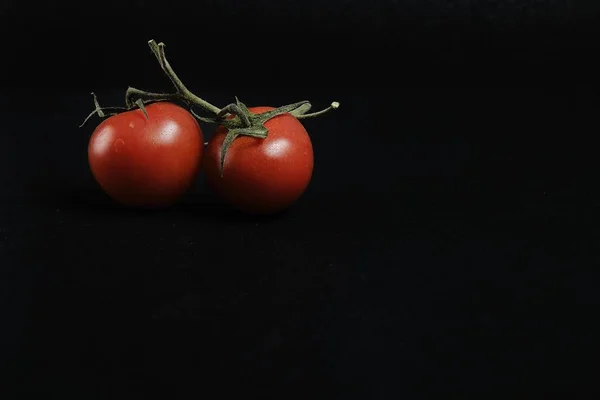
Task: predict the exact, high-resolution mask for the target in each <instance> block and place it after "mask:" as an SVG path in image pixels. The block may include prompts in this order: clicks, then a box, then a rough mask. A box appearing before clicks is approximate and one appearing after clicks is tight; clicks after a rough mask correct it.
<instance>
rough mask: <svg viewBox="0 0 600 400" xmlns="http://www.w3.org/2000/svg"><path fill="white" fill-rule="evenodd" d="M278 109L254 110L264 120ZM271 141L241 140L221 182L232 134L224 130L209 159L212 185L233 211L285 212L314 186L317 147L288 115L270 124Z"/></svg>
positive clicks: (211, 145) (211, 147)
mask: <svg viewBox="0 0 600 400" xmlns="http://www.w3.org/2000/svg"><path fill="white" fill-rule="evenodd" d="M269 110H273V107H251V108H250V111H251V112H252V113H255V114H258V113H262V112H265V111H269ZM265 127H266V128H267V129H268V132H269V133H268V135H267V138H265V139H260V138H254V137H248V136H239V137H238V138H237V139H235V140H234V142H233V143H232V145H231V147H229V150H228V151H227V155H226V157H225V164H224V168H223V176H221V167H220V159H221V145H222V144H223V140H224V139H225V136H226V134H227V129H226V128H224V127H222V126H219V127H218V128H217V131H216V132H215V134H214V136H213V137H212V138H211V139H210V141H209V142H208V146H207V148H206V150H205V151H206V153H205V156H204V159H203V167H204V172H205V174H206V181H207V183H208V185H209V186H210V187H211V188H212V189H213V191H214V192H215V193H216V194H217V195H218V196H219V197H220V198H221V199H222V200H223V201H225V202H226V203H228V204H229V205H230V206H232V207H234V208H236V209H238V210H240V211H243V212H246V213H252V214H270V213H276V212H279V211H283V210H284V209H286V208H288V207H289V206H290V205H292V203H294V202H295V201H296V200H297V199H298V198H299V197H300V196H301V195H302V194H303V193H304V191H305V190H306V188H307V186H308V184H309V183H310V180H311V177H312V172H313V166H314V155H313V147H312V143H311V140H310V137H309V136H308V133H307V132H306V129H305V128H304V126H303V125H302V123H301V122H300V121H299V120H298V119H296V118H295V117H293V116H292V115H290V114H282V115H278V116H276V117H274V118H273V119H270V120H268V121H267V122H266V123H265Z"/></svg>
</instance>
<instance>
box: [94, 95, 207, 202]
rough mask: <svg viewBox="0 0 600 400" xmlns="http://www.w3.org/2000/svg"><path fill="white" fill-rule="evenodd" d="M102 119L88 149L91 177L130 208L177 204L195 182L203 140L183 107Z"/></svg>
mask: <svg viewBox="0 0 600 400" xmlns="http://www.w3.org/2000/svg"><path fill="white" fill-rule="evenodd" d="M146 112H147V113H148V118H147V119H146V116H145V115H144V114H143V112H142V111H141V110H139V109H136V110H131V111H126V112H123V113H120V114H117V115H114V116H112V117H109V118H108V119H106V120H104V121H103V122H102V123H100V125H98V127H97V128H96V129H95V131H94V133H93V134H92V136H91V138H90V141H89V145H88V160H89V164H90V168H91V170H92V174H93V175H94V178H95V179H96V181H97V182H98V184H99V185H100V187H101V188H102V189H103V190H104V191H105V192H106V193H107V194H108V195H109V196H110V197H112V198H113V199H114V200H116V201H118V202H120V203H122V204H124V205H127V206H132V207H141V208H161V207H167V206H169V205H171V204H173V203H174V202H176V201H177V200H178V199H179V198H180V197H181V196H183V194H184V193H185V192H186V191H187V190H188V188H189V187H190V186H191V185H192V183H193V182H194V179H195V178H196V176H197V173H198V171H199V168H200V165H201V159H202V153H203V150H204V139H203V134H202V130H201V128H200V125H199V124H198V122H197V121H196V119H195V118H194V117H193V116H192V115H191V114H190V113H189V112H188V111H187V110H185V109H184V108H182V107H180V106H178V105H176V104H173V103H169V102H159V103H153V104H150V105H147V106H146Z"/></svg>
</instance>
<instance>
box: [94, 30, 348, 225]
mask: <svg viewBox="0 0 600 400" xmlns="http://www.w3.org/2000/svg"><path fill="white" fill-rule="evenodd" d="M148 44H149V46H150V49H151V50H152V52H153V53H154V55H155V57H156V59H157V60H158V62H159V64H160V67H161V68H162V70H163V71H164V72H165V73H166V75H167V76H168V77H169V79H170V80H171V82H172V83H173V86H174V87H175V92H174V93H155V92H146V91H142V90H139V89H136V88H133V87H130V88H128V89H127V92H126V93H125V103H126V107H123V108H121V107H108V108H101V107H100V106H99V105H98V102H97V100H96V97H95V96H94V102H95V105H96V109H95V110H94V112H92V113H91V114H90V116H88V119H89V118H90V117H91V116H92V115H94V114H97V115H99V116H100V117H103V116H105V113H104V111H118V110H122V111H123V112H122V113H112V114H110V115H111V117H110V118H108V119H107V120H105V121H104V122H103V123H101V124H100V125H99V126H98V127H97V128H96V130H95V132H94V134H93V135H92V138H91V140H90V145H89V159H90V167H91V169H92V172H93V174H94V176H95V178H96V180H97V181H98V183H99V184H100V186H101V187H102V188H103V189H104V190H105V191H106V192H107V193H108V194H109V195H110V196H112V197H113V198H115V199H116V200H118V201H120V202H122V203H124V204H128V205H133V206H146V207H148V206H149V207H160V206H166V205H169V204H172V203H173V202H175V201H176V200H177V199H178V198H179V197H181V196H182V195H183V193H185V191H186V190H187V188H188V187H189V186H190V185H191V183H192V182H193V179H194V176H195V175H196V173H197V171H198V169H199V167H200V165H203V167H204V170H205V173H206V178H207V183H208V185H209V186H210V187H211V188H212V190H213V191H214V192H215V193H216V194H217V196H218V197H220V198H221V199H222V200H223V201H224V202H225V203H227V204H229V205H230V206H232V207H234V208H236V209H238V210H241V211H244V212H248V213H259V214H266V213H276V212H279V211H283V210H285V209H286V208H288V207H290V206H291V205H292V204H293V203H294V202H296V201H297V200H298V199H299V198H300V197H301V196H302V194H303V193H304V192H305V190H306V188H307V187H308V185H309V183H310V180H311V177H312V173H313V168H314V157H313V147H312V143H311V140H310V137H309V135H308V133H307V131H306V129H305V128H304V126H303V125H302V123H301V120H302V119H306V118H313V117H317V116H320V115H322V114H325V113H327V112H329V111H331V110H335V109H337V108H338V107H339V103H338V102H333V103H331V105H330V106H329V107H327V108H326V109H324V110H321V111H318V112H314V113H308V111H309V110H310V108H311V104H310V103H309V102H308V101H301V102H297V103H294V104H289V105H285V106H282V107H277V108H275V107H250V108H248V107H247V106H246V105H245V104H244V103H242V102H240V101H239V100H238V99H237V98H236V99H235V102H233V103H231V104H229V105H227V106H225V107H223V108H219V107H216V106H214V105H213V104H211V103H209V102H207V101H206V100H204V99H202V98H200V97H198V96H196V95H195V94H193V93H192V92H191V91H190V90H189V89H188V88H187V87H186V86H185V85H184V84H183V83H182V81H181V80H180V79H179V77H178V76H177V75H176V74H175V72H174V70H173V68H172V67H171V65H170V64H169V62H168V61H167V58H166V56H165V45H164V43H158V44H157V43H156V42H155V41H154V40H150V41H149V42H148ZM176 101H177V102H181V103H183V104H185V105H186V106H187V110H186V109H184V108H182V107H180V106H178V105H177V104H175V103H174V102H176ZM194 107H199V108H202V109H203V110H204V111H205V112H207V113H208V114H209V116H200V115H198V114H197V113H196V112H194V110H193V108H194ZM194 118H195V119H194ZM196 120H198V121H201V122H204V123H209V124H216V125H218V127H217V130H216V133H215V134H214V135H213V137H212V138H211V139H210V141H209V142H208V143H205V145H207V147H206V150H204V151H203V149H202V143H203V136H202V130H201V129H200V126H199V125H198V122H197V121H196ZM86 121H87V119H86ZM86 121H84V124H85V122H86Z"/></svg>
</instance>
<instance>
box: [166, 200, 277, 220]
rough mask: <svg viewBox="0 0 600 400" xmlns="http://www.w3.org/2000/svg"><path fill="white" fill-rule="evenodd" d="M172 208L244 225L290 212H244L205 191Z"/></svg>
mask: <svg viewBox="0 0 600 400" xmlns="http://www.w3.org/2000/svg"><path fill="white" fill-rule="evenodd" d="M171 209H172V211H174V212H177V213H184V214H189V215H190V216H192V215H193V216H195V217H200V218H203V219H211V220H213V221H216V222H223V223H227V224H242V225H245V224H256V223H267V222H276V221H279V220H282V219H284V218H285V217H286V215H287V214H288V213H289V211H288V210H284V211H281V212H278V213H274V214H248V213H244V212H242V211H239V210H237V209H235V208H233V207H230V206H229V205H227V204H225V203H223V202H221V201H220V200H219V199H218V198H217V197H215V196H214V195H212V194H210V193H204V194H202V195H199V196H194V197H192V198H189V199H186V200H184V201H182V202H180V203H177V204H175V205H173V207H171Z"/></svg>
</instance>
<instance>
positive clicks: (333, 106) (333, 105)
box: [296, 101, 340, 119]
mask: <svg viewBox="0 0 600 400" xmlns="http://www.w3.org/2000/svg"><path fill="white" fill-rule="evenodd" d="M339 106H340V103H339V102H337V101H334V102H333V103H331V105H330V106H329V107H327V108H325V109H323V110H321V111H316V112H314V113H310V114H299V115H297V116H296V118H297V119H308V118H314V117H318V116H319V115H323V114H325V113H328V112H329V111H331V110H337V109H338V107H339Z"/></svg>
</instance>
